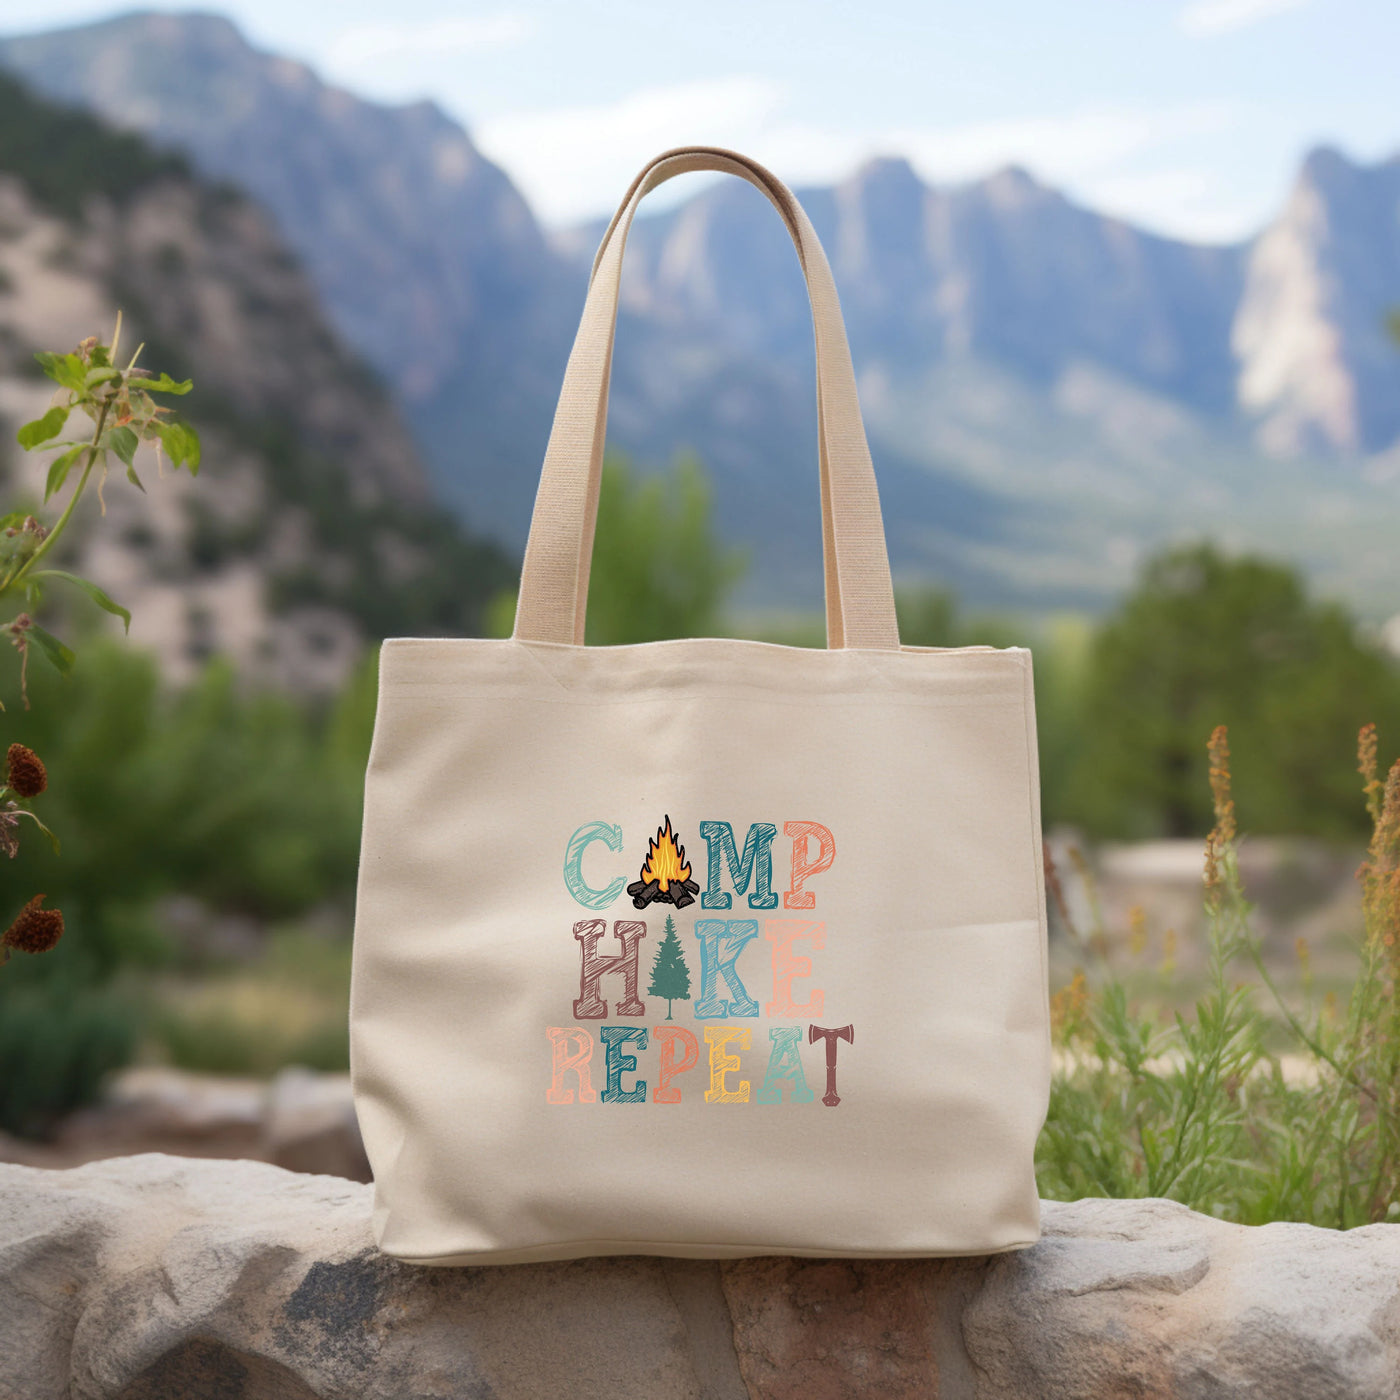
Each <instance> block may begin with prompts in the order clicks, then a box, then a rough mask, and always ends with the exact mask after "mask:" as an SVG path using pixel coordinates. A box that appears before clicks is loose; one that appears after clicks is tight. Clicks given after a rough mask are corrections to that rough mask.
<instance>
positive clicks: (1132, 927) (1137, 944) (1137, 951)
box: [1128, 904, 1147, 958]
mask: <svg viewBox="0 0 1400 1400" xmlns="http://www.w3.org/2000/svg"><path fill="white" fill-rule="evenodd" d="M1128 950H1129V951H1130V952H1131V953H1132V955H1133V956H1134V957H1135V958H1140V957H1141V956H1142V955H1143V953H1144V952H1146V950H1147V910H1146V909H1144V908H1143V907H1142V905H1141V904H1134V905H1133V907H1132V908H1131V909H1129V910H1128Z"/></svg>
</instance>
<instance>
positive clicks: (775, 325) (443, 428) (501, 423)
mask: <svg viewBox="0 0 1400 1400" xmlns="http://www.w3.org/2000/svg"><path fill="white" fill-rule="evenodd" d="M0 65H7V66H10V67H12V68H15V69H17V70H19V71H22V72H24V73H25V74H26V75H28V76H29V77H31V78H32V80H33V81H34V82H35V83H36V84H38V85H39V86H40V87H41V88H43V89H44V90H45V91H47V92H50V93H52V94H54V95H57V96H60V97H62V98H64V99H65V100H71V101H75V102H81V103H84V104H86V105H88V106H90V107H91V108H93V109H94V110H96V111H97V112H99V113H100V114H101V115H102V116H103V117H104V118H105V119H107V120H108V121H110V122H112V123H113V124H115V125H116V126H118V127H122V128H126V129H131V130H136V131H140V132H143V133H145V134H147V135H148V136H149V137H150V138H151V139H152V140H153V141H154V142H155V143H156V145H157V146H158V147H159V148H161V149H164V150H172V151H173V150H177V149H178V150H179V151H180V152H182V153H183V154H184V155H185V156H186V157H187V158H188V159H189V160H190V161H191V162H192V163H193V164H194V166H195V167H196V168H197V169H199V170H200V171H202V172H204V173H205V174H207V175H209V176H211V177H215V178H219V179H229V180H233V181H235V182H236V183H238V184H240V185H242V186H243V187H245V188H247V189H248V190H249V191H250V192H251V193H252V194H253V195H254V197H256V198H257V199H258V200H259V201H260V202H261V203H262V204H263V205H264V207H265V208H266V209H267V210H268V211H269V212H270V214H271V215H272V216H273V217H274V218H275V219H276V221H277V224H278V228H279V230H280V231H281V233H282V235H283V236H284V237H285V238H286V239H287V241H288V242H289V244H290V245H291V246H292V248H293V249H294V250H295V251H296V252H297V253H298V254H299V255H300V257H301V258H302V261H303V264H304V266H305V267H306V269H307V273H308V275H309V276H310V278H311V279H312V280H313V281H314V283H315V285H316V287H317V289H318V290H319V292H320V294H321V297H322V300H323V303H324V305H325V307H326V309H327V314H328V315H329V317H330V318H331V319H332V321H333V323H334V324H335V326H336V328H337V329H338V331H339V332H340V334H341V335H342V336H343V337H344V338H345V340H346V342H347V343H348V344H350V345H352V346H353V347H354V348H355V349H356V351H358V353H359V354H361V355H363V356H364V357H366V358H367V359H368V360H370V361H371V362H372V363H373V364H375V365H376V367H377V368H379V370H380V371H381V373H382V374H383V375H384V376H385V377H386V380H387V382H388V383H389V384H390V385H391V387H392V389H393V392H394V395H395V398H396V401H397V403H398V405H399V406H400V408H401V409H402V411H403V412H404V413H405V415H406V417H407V418H408V419H409V421H410V422H411V423H412V425H413V431H414V433H415V435H416V437H417V440H418V443H419V445H420V447H421V449H422V451H423V454H424V457H425V459H426V461H427V462H428V464H429V467H430V470H431V473H432V478H433V484H434V489H435V491H436V492H437V494H438V495H439V496H440V497H441V498H442V499H443V500H445V501H447V502H449V503H451V504H452V505H453V506H454V507H455V508H457V509H458V510H459V511H463V512H465V514H466V517H467V518H468V519H469V520H470V521H471V522H473V523H474V524H475V525H477V526H478V527H480V528H483V529H486V530H489V531H490V532H492V533H493V534H495V535H497V536H498V537H499V538H501V539H503V540H505V541H507V542H509V543H510V544H511V545H512V546H513V547H517V548H518V547H519V545H520V543H521V542H522V541H523V538H524V533H525V529H526V526H527V523H528V519H529V510H530V504H531V501H532V500H533V496H534V489H535V484H536V480H537V472H538V465H539V461H540V457H541V455H542V451H543V445H544V442H545V439H546V436H547V433H548V425H549V416H550V413H551V411H552V407H553V401H554V395H555V393H556V392H557V386H558V382H559V376H560V372H561V370H562V366H563V361H564V357H565V355H566V353H567V348H568V344H569V341H570V338H571V336H572V333H573V329H574V326H575V324H576V318H577V314H578V310H579V306H580V304H581V301H582V295H583V289H584V284H585V279H586V267H587V261H588V259H589V258H590V257H591V254H592V251H593V245H594V243H595V242H596V237H597V231H598V230H597V229H596V228H589V229H583V230H572V231H569V232H568V233H566V234H562V235H561V234H556V235H553V236H548V237H547V236H546V234H545V233H544V232H543V231H542V230H541V229H540V227H539V226H538V224H537V222H536V221H535V219H534V217H533V216H532V214H531V212H530V210H529V208H528V206H527V205H526V204H525V202H524V200H523V199H521V197H520V195H519V193H518V192H517V191H516V190H515V189H514V187H513V186H512V184H511V182H510V180H509V177H508V175H507V173H506V172H503V171H501V170H500V169H499V168H497V167H496V166H494V165H492V164H491V163H490V162H489V161H487V160H486V159H484V158H483V157H482V156H481V154H480V152H478V151H477V150H476V148H475V147H474V146H473V145H472V142H471V140H470V138H469V136H468V135H467V133H466V132H464V131H463V130H462V129H461V128H460V127H459V126H458V125H456V124H455V123H454V122H453V121H451V119H449V118H448V117H447V116H445V115H444V114H443V113H442V112H440V111H439V110H438V109H436V108H435V107H433V106H432V105H431V104H426V103H418V104H413V105H410V106H405V107H389V106H384V105H382V104H377V103H373V102H367V101H364V100H362V99H360V98H358V97H356V96H355V95H354V94H352V93H347V92H344V91H342V90H339V89H337V88H334V87H332V86H329V85H327V84H325V83H323V82H321V81H320V79H318V78H317V76H316V75H315V74H314V73H313V72H312V71H311V70H309V69H308V68H306V67H305V66H304V65H301V64H298V63H294V62H291V61H290V60H288V59H285V58H283V57H281V56H278V55H276V54H269V53H264V52H261V51H259V50H257V49H256V48H254V47H253V46H251V45H249V44H248V43H247V41H246V40H245V39H244V38H243V37H242V36H241V35H240V34H239V33H238V31H237V30H236V29H235V28H234V27H233V26H232V25H231V24H229V23H228V22H227V21H226V20H223V19H220V18H218V17H215V16H210V15H194V14H187V15H178V14H177V15H171V14H134V15H127V16H123V17H121V18H118V19H114V20H110V21H105V22H103V23H100V24H94V25H88V26H83V27H79V28H74V29H67V30H61V31H55V32H52V33H48V34H40V35H30V36H25V37H22V38H14V39H10V40H5V41H0ZM799 193H800V195H801V197H802V199H803V202H804V204H805V205H806V206H807V208H808V209H809V211H810V213H811V215H812V218H813V221H814V223H815V224H816V225H817V228H818V230H819V232H820V233H821V235H822V237H823V239H824V241H825V243H826V245H827V247H828V250H829V252H830V254H831V257H832V261H833V265H834V267H835V271H836V275H837V280H838V285H839V286H840V288H841V292H842V297H843V303H844V306H845V309H846V314H847V319H848V323H849V327H850V332H851V340H852V347H853V351H854V355H855V361H856V367H857V372H858V374H859V376H860V382H861V390H862V397H863V403H864V405H865V409H866V413H867V421H868V425H869V429H870V436H871V441H872V448H873V450H874V454H875V457H876V462H877V466H878V468H879V471H880V479H881V487H882V494H883V498H884V501H885V505H886V514H887V517H888V519H889V522H890V535H891V548H892V554H893V559H894V563H895V567H896V571H897V573H899V574H900V575H901V576H903V577H905V578H927V577H930V576H932V577H936V578H939V579H941V580H944V581H947V582H951V583H953V584H954V585H956V586H957V587H958V588H959V589H961V590H962V591H963V592H964V593H965V594H967V595H968V596H969V598H971V599H972V600H973V601H977V602H982V603H996V604H1007V605H1013V606H1017V607H1032V608H1044V607H1057V606H1066V605H1070V606H1087V607H1097V606H1100V605H1102V604H1103V603H1104V602H1105V601H1106V600H1107V599H1108V598H1109V597H1111V596H1112V595H1113V594H1114V593H1115V592H1116V591H1117V590H1118V589H1120V588H1121V587H1122V586H1123V585H1124V584H1125V583H1126V582H1127V581H1128V579H1129V578H1130V577H1131V576H1132V573H1133V570H1134V569H1135V567H1136V564H1137V561H1138V560H1139V559H1140V558H1141V557H1142V556H1143V555H1144V554H1145V553H1146V552H1147V551H1149V550H1151V549H1152V548H1154V547H1156V546H1157V545H1159V544H1160V543H1162V542H1163V541H1166V540H1172V539H1179V538H1183V537H1194V536H1199V535H1201V534H1211V535H1213V536H1215V537H1218V538H1222V539H1224V540H1225V541H1226V542H1227V543H1229V544H1231V545H1234V546H1237V547H1243V548H1254V549H1259V550H1263V551H1265V552H1269V553H1276V554H1284V555H1286V556H1288V557H1291V558H1293V559H1295V560H1297V561H1298V562H1300V563H1302V564H1304V565H1306V566H1307V567H1308V568H1309V570H1310V571H1311V572H1312V573H1313V574H1314V576H1315V577H1316V579H1317V580H1318V582H1319V583H1320V584H1321V586H1323V587H1324V588H1326V589H1329V590H1333V591H1338V592H1342V593H1345V594H1347V595H1349V596H1350V597H1351V598H1352V599H1353V601H1355V602H1356V603H1358V604H1359V605H1360V606H1361V607H1362V609H1363V610H1364V611H1366V612H1367V613H1369V614H1373V615H1376V616H1383V615H1386V614H1388V613H1390V612H1393V611H1395V610H1396V609H1397V608H1400V577H1397V571H1396V570H1395V569H1394V568H1393V565H1392V563H1391V557H1392V555H1393V547H1392V544H1391V541H1392V540H1393V539H1394V538H1395V530H1396V526H1397V525H1400V497H1398V496H1397V490H1396V486H1395V479H1396V473H1397V467H1396V462H1397V460H1400V445H1398V440H1400V355H1397V354H1396V353H1395V350H1394V347H1393V346H1392V345H1391V343H1390V342H1389V341H1388V340H1387V339H1386V337H1385V334H1384V331H1383V320H1384V316H1385V314H1386V312H1387V311H1388V310H1389V309H1391V308H1392V307H1394V306H1398V305H1400V219H1398V218H1397V210H1400V161H1390V162H1386V163H1382V164H1380V165H1377V166H1371V167H1367V166H1361V165H1356V164H1354V163H1351V162H1349V161H1347V160H1346V158H1345V157H1343V156H1341V155H1340V154H1338V153H1336V152H1328V151H1322V152H1317V153H1314V155H1313V156H1311V157H1310V158H1309V159H1308V160H1307V161H1306V162H1305V164H1304V166H1303V169H1302V171H1301V173H1300V176H1299V180H1298V184H1297V188H1296V189H1295V191H1294V193H1293V195H1292V196H1291V197H1290V200H1289V201H1288V204H1287V206H1286V207H1285V208H1284V209H1283V210H1282V211H1281V212H1280V215H1279V217H1278V218H1277V219H1276V220H1275V221H1273V222H1272V223H1271V224H1270V226H1269V227H1268V228H1266V229H1265V230H1263V231H1261V233H1260V235H1259V236H1258V237H1257V238H1256V239H1253V240H1250V241H1249V242H1248V243H1246V244H1244V245H1240V246H1232V247H1205V246H1200V245H1195V244H1189V243H1184V242H1181V241H1179V240H1173V239H1169V238H1162V237H1158V236H1155V235H1152V234H1150V233H1147V232H1145V231H1143V230H1140V229H1136V228H1134V227H1132V226H1131V225H1129V224H1126V223H1124V222H1123V221H1121V220H1117V219H1113V218H1108V217H1105V216H1103V215H1101V214H1099V213H1098V212H1096V211H1094V210H1092V209H1086V208H1083V207H1080V206H1077V205H1075V204H1074V203H1073V202H1072V201H1070V200H1068V199H1066V198H1065V197H1064V196H1063V195H1062V194H1060V193H1059V192H1057V191H1055V190H1053V189H1050V188H1048V187H1046V186H1044V185H1042V184H1040V183H1039V182H1037V181H1036V180H1035V179H1034V178H1033V177H1031V176H1030V175H1028V174H1026V173H1025V172H1023V171H1018V170H1005V171H1002V172H999V173H997V174H995V175H993V176H990V177H988V178H987V179H984V180H979V181H974V182H971V183H969V184H967V185H963V186H958V187H931V186H928V185H926V184H925V183H924V182H922V181H921V180H920V179H919V178H918V176H917V175H916V174H915V172H914V171H913V170H912V169H911V168H910V166H909V165H908V164H907V163H906V162H904V161H902V160H899V159H889V160H881V161H875V162H872V163H870V164H869V165H867V166H866V167H864V168H863V169H861V170H859V171H857V172H855V173H853V174H852V175H851V176H850V177H849V178H848V179H846V180H843V181H841V182H840V183H838V184H837V185H835V186H831V187H824V188H819V189H806V190H801V191H799ZM625 299H626V308H625V312H624V316H623V324H622V326H621V328H620V332H619V336H618V342H617V363H616V368H615V373H614V378H613V405H612V410H613V411H612V415H611V419H610V441H611V443H612V444H613V445H614V446H615V447H620V448H622V449H625V450H627V451H630V452H631V453H633V454H635V455H636V456H638V457H640V458H641V459H642V460H644V461H646V462H651V463H659V462H664V461H666V460H668V459H670V458H671V457H672V456H673V455H674V454H675V453H676V452H677V451H678V450H684V449H694V450H695V451H697V452H698V453H699V455H700V456H701V457H702V458H703V459H704V461H705V462H706V464H707V465H708V466H709V467H710V469H711V471H712V474H713V475H714V477H715V480H716V484H717V499H718V507H719V513H720V518H721V521H722V523H723V525H724V527H725V529H726V531H727V532H728V533H729V534H730V535H731V536H732V537H733V538H735V539H736V540H737V541H739V542H741V543H743V544H745V545H747V546H748V549H749V553H750V557H751V560H752V564H753V569H752V574H751V579H750V599H751V600H753V601H764V602H769V603H773V602H779V603H806V604H810V603H812V602H813V601H814V600H815V599H816V598H817V597H818V596H819V578H818V570H817V567H816V562H817V560H818V558H819V554H818V550H817V545H816V540H817V537H818V536H817V508H816V490H815V483H814V481H813V472H812V463H813V458H814V441H813V435H814V428H813V419H814V413H813V392H812V366H811V363H810V359H811V350H810V330H809V327H808V323H807V312H806V306H805V301H804V299H803V296H802V287H801V282H800V279H799V278H798V275H797V271H796V265H795V262H794V259H793V257H792V254H791V250H790V249H789V248H788V246H787V245H786V242H785V240H784V236H783V234H782V231H781V228H780V226H779V225H778V224H777V222H776V220H774V219H773V218H772V216H771V214H770V213H769V212H768V211H767V210H766V209H765V207H764V206H763V204H762V202H761V200H760V199H759V197H758V196H757V195H756V194H755V193H754V192H753V191H752V190H750V189H748V188H747V187H745V186H742V185H740V184H738V183H737V182H722V183H719V184H715V185H712V186H710V187H708V188H705V189H702V190H701V191H700V192H699V193H698V194H696V195H695V196H694V197H693V198H692V199H690V200H689V201H688V202H686V203H684V204H683V205H681V206H679V207H678V208H674V209H672V210H670V211H668V212H666V213H664V214H660V215H653V216H650V217H647V216H643V217H642V218H640V219H639V220H638V222H637V224H636V226H635V229H634V235H633V245H632V250H631V252H630V253H629V264H628V268H627V280H626V296H625ZM798 483H810V484H811V489H801V488H800V487H799V486H798V485H797V484H798Z"/></svg>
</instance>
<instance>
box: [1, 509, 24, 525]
mask: <svg viewBox="0 0 1400 1400" xmlns="http://www.w3.org/2000/svg"><path fill="white" fill-rule="evenodd" d="M28 519H29V513H28V512H27V511H23V510H12V511H10V512H9V513H8V514H6V515H0V530H11V529H13V530H18V529H20V528H21V527H22V526H23V525H24V522H25V521H26V520H28Z"/></svg>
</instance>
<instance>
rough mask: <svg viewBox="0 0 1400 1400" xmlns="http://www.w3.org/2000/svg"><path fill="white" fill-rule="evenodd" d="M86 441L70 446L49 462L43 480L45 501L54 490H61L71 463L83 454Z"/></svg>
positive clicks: (70, 468) (71, 465)
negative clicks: (45, 477) (46, 476)
mask: <svg viewBox="0 0 1400 1400" xmlns="http://www.w3.org/2000/svg"><path fill="white" fill-rule="evenodd" d="M86 447H87V443H85V442H80V443H79V444H78V445H77V446H76V447H70V448H69V449H68V451H67V452H62V453H60V454H59V455H58V456H57V457H55V458H54V459H53V461H52V462H50V463H49V476H48V480H47V481H45V482H44V500H45V501H47V500H48V499H49V497H50V496H52V495H54V493H55V492H58V491H62V490H63V483H64V482H65V481H67V480H68V473H69V472H70V471H71V470H72V467H73V463H74V462H76V461H77V460H78V458H79V457H81V456H82V455H83V451H84V449H85V448H86Z"/></svg>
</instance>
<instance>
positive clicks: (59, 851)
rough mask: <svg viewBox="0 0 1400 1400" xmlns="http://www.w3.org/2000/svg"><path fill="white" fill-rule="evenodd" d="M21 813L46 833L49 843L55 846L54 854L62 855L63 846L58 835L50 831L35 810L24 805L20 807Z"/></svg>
mask: <svg viewBox="0 0 1400 1400" xmlns="http://www.w3.org/2000/svg"><path fill="white" fill-rule="evenodd" d="M20 813H21V815H23V816H26V817H28V818H29V820H30V821H32V822H33V823H34V825H35V826H37V827H38V828H39V830H40V831H42V832H43V833H44V835H45V836H47V837H48V838H49V844H50V845H51V846H52V847H53V853H54V855H61V854H62V848H61V847H60V845H59V843H58V837H57V836H55V835H54V833H53V832H52V831H50V830H49V828H48V827H47V826H46V825H45V824H44V823H43V822H42V821H40V820H39V818H38V817H36V816H35V815H34V813H33V812H31V811H30V810H29V808H28V807H22V808H21V809H20Z"/></svg>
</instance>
